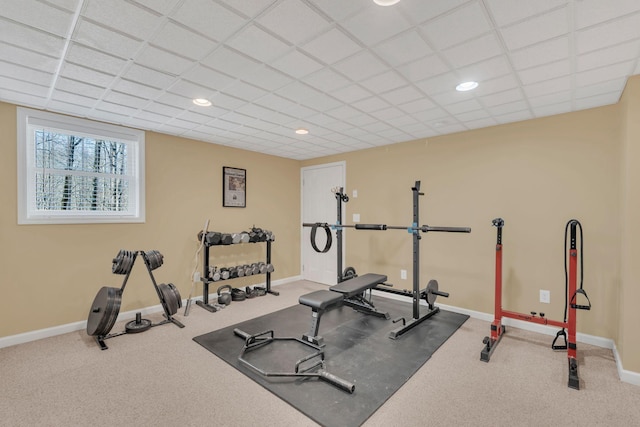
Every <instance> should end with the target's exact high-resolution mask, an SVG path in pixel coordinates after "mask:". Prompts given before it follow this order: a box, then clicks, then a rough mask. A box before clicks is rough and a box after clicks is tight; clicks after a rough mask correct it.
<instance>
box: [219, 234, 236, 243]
mask: <svg viewBox="0 0 640 427" xmlns="http://www.w3.org/2000/svg"><path fill="white" fill-rule="evenodd" d="M220 243H222V244H223V245H230V244H232V243H233V236H232V235H231V234H229V233H222V237H221V239H220Z"/></svg>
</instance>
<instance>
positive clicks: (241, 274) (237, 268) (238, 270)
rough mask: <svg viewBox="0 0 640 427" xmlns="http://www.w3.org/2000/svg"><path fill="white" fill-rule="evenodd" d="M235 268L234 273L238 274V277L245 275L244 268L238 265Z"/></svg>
mask: <svg viewBox="0 0 640 427" xmlns="http://www.w3.org/2000/svg"><path fill="white" fill-rule="evenodd" d="M235 269H236V273H237V274H238V277H244V276H245V274H244V272H245V270H244V267H243V266H241V265H238V266H236V267H235Z"/></svg>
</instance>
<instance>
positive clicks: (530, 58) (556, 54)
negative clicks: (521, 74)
mask: <svg viewBox="0 0 640 427" xmlns="http://www.w3.org/2000/svg"><path fill="white" fill-rule="evenodd" d="M509 56H510V57H511V62H512V63H513V66H514V68H515V69H516V70H522V69H525V68H531V67H535V66H538V65H542V64H547V63H549V62H554V61H559V60H561V59H565V58H568V57H569V37H566V36H563V37H558V38H556V39H553V40H549V41H546V42H542V43H538V44H536V45H533V46H529V47H525V48H523V49H519V50H516V51H513V52H511V53H510V54H509Z"/></svg>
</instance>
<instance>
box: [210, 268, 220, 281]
mask: <svg viewBox="0 0 640 427" xmlns="http://www.w3.org/2000/svg"><path fill="white" fill-rule="evenodd" d="M209 277H210V278H211V280H213V281H214V282H217V281H218V280H220V279H222V277H221V276H220V271H218V268H217V267H209Z"/></svg>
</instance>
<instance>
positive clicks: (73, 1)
mask: <svg viewBox="0 0 640 427" xmlns="http://www.w3.org/2000/svg"><path fill="white" fill-rule="evenodd" d="M79 1H80V0H47V2H48V3H51V4H55V5H56V6H58V7H61V8H63V9H67V10H69V11H71V12H74V11H75V10H76V9H77V8H78V2H79Z"/></svg>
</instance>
